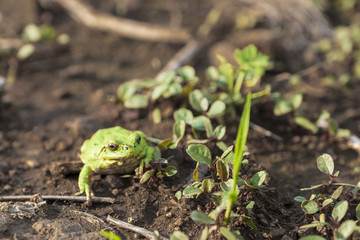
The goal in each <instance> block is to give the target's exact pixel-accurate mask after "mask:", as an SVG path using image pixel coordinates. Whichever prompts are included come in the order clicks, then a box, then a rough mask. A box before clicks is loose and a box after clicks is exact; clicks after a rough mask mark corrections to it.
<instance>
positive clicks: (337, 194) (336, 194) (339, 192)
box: [331, 186, 344, 200]
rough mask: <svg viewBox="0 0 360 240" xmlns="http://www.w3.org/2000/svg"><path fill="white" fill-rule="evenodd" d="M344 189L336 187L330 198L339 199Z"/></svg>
mask: <svg viewBox="0 0 360 240" xmlns="http://www.w3.org/2000/svg"><path fill="white" fill-rule="evenodd" d="M343 189H344V187H343V186H340V187H338V188H337V189H336V190H335V192H334V193H333V194H332V195H331V198H332V199H334V200H336V199H338V198H339V197H340V195H341V193H342V192H343Z"/></svg>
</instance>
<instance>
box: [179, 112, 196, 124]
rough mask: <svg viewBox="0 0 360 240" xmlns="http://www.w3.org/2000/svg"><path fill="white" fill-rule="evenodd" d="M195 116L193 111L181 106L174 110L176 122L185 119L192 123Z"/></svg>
mask: <svg viewBox="0 0 360 240" xmlns="http://www.w3.org/2000/svg"><path fill="white" fill-rule="evenodd" d="M193 118H194V115H193V113H192V112H191V111H190V110H189V109H186V108H180V109H179V110H176V111H175V112H174V119H175V121H176V122H179V121H181V120H183V121H184V122H185V123H187V124H191V122H192V120H193Z"/></svg>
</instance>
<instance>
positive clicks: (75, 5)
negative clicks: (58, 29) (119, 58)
mask: <svg viewBox="0 0 360 240" xmlns="http://www.w3.org/2000/svg"><path fill="white" fill-rule="evenodd" d="M55 1H56V2H57V3H59V4H60V5H61V6H62V7H64V8H65V9H66V10H68V11H69V12H70V14H71V15H72V17H73V18H74V19H75V20H76V21H78V22H81V23H82V24H84V25H86V26H87V27H90V28H94V29H98V30H103V31H109V32H114V33H117V34H119V35H122V36H125V37H129V38H135V39H141V40H148V41H159V42H187V41H188V40H189V39H190V38H191V36H190V34H189V33H188V32H187V31H185V30H184V29H170V28H168V27H163V26H158V25H153V24H148V23H141V22H137V21H133V20H129V19H125V18H120V17H114V16H111V15H108V14H103V13H96V12H95V11H94V10H93V9H91V7H90V6H87V5H86V4H84V3H82V2H81V1H78V0H55Z"/></svg>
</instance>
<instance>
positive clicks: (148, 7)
mask: <svg viewBox="0 0 360 240" xmlns="http://www.w3.org/2000/svg"><path fill="white" fill-rule="evenodd" d="M25 2H26V3H25ZM44 2H45V1H44ZM89 2H91V3H92V4H93V6H96V9H97V10H101V11H104V12H105V11H107V12H110V13H111V11H112V9H113V6H114V2H115V1H102V2H101V3H100V2H97V1H89ZM134 2H135V3H137V4H135V3H134V6H133V7H130V8H129V10H128V12H127V13H126V15H125V17H128V18H132V19H136V20H140V21H146V22H152V23H157V24H165V25H166V24H167V23H168V22H169V20H170V17H171V13H172V12H171V8H170V7H169V4H163V2H164V1H160V0H157V1H153V3H147V2H144V3H143V2H142V1H134ZM138 2H142V3H141V4H139V3H138ZM25 5H27V6H25ZM178 5H179V6H180V9H181V13H182V14H183V16H182V26H183V27H184V28H187V29H189V30H190V31H191V32H195V31H196V29H197V27H198V26H199V25H200V24H201V22H202V21H203V19H204V18H205V16H206V14H207V12H208V11H209V10H210V9H211V6H212V5H211V2H207V1H195V3H193V1H190V0H189V1H181V3H178ZM169 8H170V10H169ZM0 12H1V13H2V21H1V22H0V36H3V37H19V36H20V33H21V31H22V29H23V28H24V26H26V24H28V23H31V22H32V23H50V24H52V25H53V26H54V27H55V29H56V31H57V32H58V33H67V34H68V35H69V36H70V39H71V40H70V44H69V45H68V46H65V47H64V46H61V47H60V46H57V45H56V44H49V45H47V46H46V47H45V48H44V49H43V50H41V51H40V52H38V53H36V54H34V55H33V56H31V57H30V58H29V59H26V60H25V61H23V62H21V63H20V65H19V69H18V74H17V79H16V81H15V83H14V85H13V86H11V87H8V88H6V89H4V90H3V92H2V95H3V96H2V102H0V104H1V106H0V195H1V196H7V195H33V194H37V193H39V194H41V195H74V194H75V193H76V192H77V191H78V186H77V177H78V175H77V174H68V175H61V174H58V172H57V171H56V169H55V170H54V169H53V168H52V166H54V163H58V162H71V161H77V160H79V158H78V154H79V149H80V146H81V144H82V143H83V141H84V140H85V139H87V138H89V137H90V136H91V135H92V134H93V133H94V132H95V131H96V130H97V129H99V128H103V127H110V126H116V125H119V126H122V127H124V128H127V129H130V130H141V131H143V132H144V133H146V135H147V136H153V137H156V138H160V139H165V138H168V137H171V132H172V124H173V119H172V113H171V111H170V114H167V115H166V116H163V121H162V122H161V123H160V124H154V123H153V122H152V120H151V116H150V114H148V112H147V111H137V110H124V109H123V108H122V107H120V106H119V105H117V104H115V103H113V102H112V101H110V100H109V99H111V98H112V97H113V96H114V95H115V94H116V89H117V87H118V86H119V84H120V83H122V82H124V81H127V80H130V79H134V78H144V77H154V76H155V75H156V74H157V73H158V71H159V70H160V69H161V67H163V66H164V65H165V64H166V63H167V62H168V61H169V59H170V58H171V57H172V56H174V54H175V53H176V52H177V51H178V50H179V49H180V48H181V47H182V44H170V43H158V42H147V41H140V40H132V39H127V38H123V37H120V36H118V35H115V34H112V33H108V32H102V31H97V30H91V29H89V28H86V27H84V26H83V25H81V24H80V23H77V22H75V21H74V20H73V19H72V18H71V17H70V16H69V15H68V13H67V12H66V11H65V10H63V9H62V8H61V7H56V6H55V7H54V6H53V7H52V8H44V7H42V6H40V5H39V4H38V3H37V2H36V1H35V0H32V1H31V0H27V1H22V0H12V1H1V2H0ZM228 24H229V23H228V22H226V21H225V20H224V22H223V23H222V22H220V23H219V26H217V28H216V29H215V31H214V33H213V34H214V35H215V36H211V38H212V41H218V42H220V41H223V40H225V39H226V37H227V34H230V32H231V31H230V30H231V27H229V25H228ZM210 48H211V44H209V46H207V47H204V48H203V49H202V50H201V51H200V53H199V54H198V55H197V56H196V57H195V59H193V60H192V62H190V64H192V65H193V66H195V68H196V69H197V71H198V72H199V74H201V73H202V72H203V71H204V67H206V66H208V65H209V64H210V63H211V62H212V59H211V56H210V54H209V53H210V51H211V49H210ZM7 59H8V58H7V56H0V75H3V76H6V73H7V69H8V61H7ZM272 74H273V75H275V74H276V73H270V74H269V75H268V76H267V77H266V79H268V80H267V81H270V82H271V79H272V77H273V75H272ZM312 76H316V75H312ZM312 83H313V88H315V89H320V90H321V91H320V92H321V93H322V94H317V95H314V94H312V92H308V94H305V95H304V102H305V108H306V112H309V113H313V114H315V113H318V112H320V111H321V110H322V109H326V110H328V111H330V112H331V113H332V114H334V115H335V116H343V115H344V114H345V112H346V111H350V110H353V111H360V109H359V108H360V105H359V102H360V96H359V94H357V93H359V92H360V82H359V81H358V82H357V83H354V84H353V85H352V86H351V87H350V88H348V89H347V91H343V90H342V89H334V88H330V87H325V86H321V85H318V82H317V81H316V80H314V81H313V82H312ZM0 97H1V96H0ZM171 106H172V105H171V103H169V102H166V101H164V102H163V103H161V107H162V109H168V108H171ZM164 112H166V111H164ZM271 112H272V106H271V104H261V103H257V104H255V105H254V106H253V110H252V116H251V118H252V121H254V122H255V123H257V124H259V125H261V126H263V127H265V128H267V129H269V130H271V131H273V132H275V133H277V134H279V135H280V136H282V137H283V138H284V140H283V141H276V140H274V139H272V138H267V137H265V136H264V135H262V134H261V133H259V132H256V131H254V130H252V129H250V135H249V140H248V148H249V151H250V153H251V155H250V163H251V165H250V166H249V167H247V168H246V169H244V171H246V172H249V173H250V172H254V171H256V170H258V169H265V170H266V171H267V172H268V173H269V177H268V180H267V182H266V187H265V188H263V189H260V190H257V191H255V192H254V194H253V196H251V197H252V199H253V200H255V202H256V206H255V208H254V214H253V217H252V220H253V221H254V223H255V224H256V226H257V229H256V230H255V229H250V228H248V227H246V226H244V225H243V224H241V223H238V222H233V223H232V226H233V227H234V228H236V229H239V230H240V232H241V233H242V234H243V235H244V237H245V239H297V238H299V236H302V235H304V234H305V233H304V232H303V231H301V230H300V229H299V226H301V225H303V224H305V223H308V222H311V218H310V217H309V216H305V215H304V214H303V212H302V210H301V208H300V204H298V203H296V202H295V201H294V200H293V198H294V197H295V196H297V195H303V196H306V197H308V196H309V195H310V192H305V193H304V192H301V191H300V188H302V187H308V186H310V185H314V184H318V183H321V182H324V181H326V176H325V175H323V174H320V173H319V171H318V170H317V168H316V158H317V157H318V156H319V155H321V154H322V153H325V152H326V153H329V154H331V155H332V156H333V157H334V161H335V168H336V169H337V170H340V180H339V181H342V182H347V183H352V184H356V183H357V182H358V181H359V180H360V178H359V168H358V167H359V153H358V152H357V151H356V150H354V149H352V148H351V147H349V146H348V145H347V144H345V143H344V142H341V141H336V140H333V139H329V137H328V136H327V134H325V133H319V134H317V135H313V134H310V133H309V132H307V131H305V130H301V129H296V130H295V131H294V130H289V129H288V128H287V127H286V125H285V124H286V119H283V118H280V119H279V118H274V117H273V116H272V114H271ZM359 120H360V118H359V115H357V117H352V118H349V119H346V120H345V121H343V122H342V125H341V127H342V128H348V129H350V130H351V132H352V133H353V134H354V135H357V136H360V125H359ZM227 126H228V129H227V136H226V138H225V141H226V142H228V143H231V142H232V141H233V139H235V137H236V131H237V122H229V123H228V125H227ZM184 153H185V152H184V151H182V150H181V149H178V150H175V151H173V152H169V153H167V154H169V155H175V156H176V157H175V160H174V161H173V164H174V165H177V166H178V171H179V172H178V174H177V175H176V176H175V177H171V178H164V180H163V181H160V182H157V183H150V184H139V183H138V180H136V179H132V178H119V177H118V176H111V175H109V176H94V177H93V182H94V184H93V190H94V193H95V195H96V196H101V197H114V198H115V199H116V200H115V203H113V204H108V203H94V204H93V206H91V207H87V206H84V205H83V204H82V203H77V202H71V201H47V202H46V204H44V205H37V206H35V205H31V206H30V205H26V206H24V205H19V204H20V203H17V202H11V203H9V202H0V204H3V205H0V210H2V211H1V212H0V239H104V237H102V236H101V235H99V232H100V230H103V229H108V230H111V231H114V232H115V233H117V234H119V235H120V236H121V237H123V239H143V237H141V236H140V235H138V234H134V233H133V232H130V231H127V230H123V229H119V228H117V227H115V226H114V225H111V224H109V223H107V222H106V217H107V215H111V216H113V217H116V218H118V219H120V220H123V221H126V222H129V223H131V224H134V225H137V226H140V227H143V228H145V229H148V230H150V231H155V230H158V231H159V232H160V233H161V234H162V235H164V236H169V235H171V233H172V232H173V231H175V230H181V231H182V232H184V233H186V234H187V235H188V236H189V238H190V239H198V238H199V236H200V234H201V231H202V229H203V227H204V226H203V225H202V224H199V223H198V222H194V221H193V220H192V219H191V218H190V217H189V215H190V213H191V211H193V210H196V209H198V210H199V209H200V210H205V209H206V208H207V205H206V202H207V199H205V198H204V199H203V198H201V197H200V198H199V199H196V200H194V199H186V200H183V201H182V202H181V203H182V205H183V207H184V217H182V216H181V212H180V210H179V208H178V207H177V206H175V205H173V204H170V200H171V199H172V198H173V196H174V194H175V192H176V191H177V190H180V189H182V188H183V184H184V182H185V179H186V177H187V176H188V175H189V174H191V173H192V171H193V169H194V162H192V161H191V160H189V159H188V158H185V157H184V156H183V155H184ZM269 206H270V207H269ZM11 208H14V209H16V208H17V209H19V208H20V209H25V208H26V209H29V210H28V211H25V210H24V211H20V212H18V213H13V214H10V213H9V211H5V209H11ZM86 213H90V214H92V215H94V216H96V217H98V218H100V219H102V220H103V221H104V222H101V221H100V220H98V219H92V218H91V217H89V216H88V215H86ZM212 238H213V239H220V237H219V236H218V235H215V234H214V235H213V236H212Z"/></svg>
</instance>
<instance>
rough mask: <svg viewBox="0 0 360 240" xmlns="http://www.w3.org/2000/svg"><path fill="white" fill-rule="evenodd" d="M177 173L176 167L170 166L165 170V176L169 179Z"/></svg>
mask: <svg viewBox="0 0 360 240" xmlns="http://www.w3.org/2000/svg"><path fill="white" fill-rule="evenodd" d="M176 173H177V169H176V167H174V166H168V167H166V168H165V175H166V176H168V177H171V176H174V175H175V174H176Z"/></svg>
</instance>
